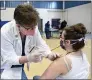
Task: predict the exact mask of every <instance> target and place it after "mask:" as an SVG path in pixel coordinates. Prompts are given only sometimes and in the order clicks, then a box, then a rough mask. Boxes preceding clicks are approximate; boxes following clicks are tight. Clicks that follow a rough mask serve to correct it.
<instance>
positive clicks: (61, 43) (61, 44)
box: [60, 40, 66, 50]
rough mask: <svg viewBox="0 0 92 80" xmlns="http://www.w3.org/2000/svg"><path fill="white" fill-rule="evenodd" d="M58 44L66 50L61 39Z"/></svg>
mask: <svg viewBox="0 0 92 80" xmlns="http://www.w3.org/2000/svg"><path fill="white" fill-rule="evenodd" d="M60 46H61V48H62V49H64V50H66V49H65V46H64V45H63V41H62V40H61V41H60Z"/></svg>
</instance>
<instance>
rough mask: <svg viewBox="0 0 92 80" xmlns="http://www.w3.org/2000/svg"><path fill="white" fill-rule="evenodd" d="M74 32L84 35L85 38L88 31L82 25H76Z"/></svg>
mask: <svg viewBox="0 0 92 80" xmlns="http://www.w3.org/2000/svg"><path fill="white" fill-rule="evenodd" d="M74 31H75V32H77V33H78V34H82V35H83V36H84V35H85V34H86V33H87V30H86V28H85V26H84V25H83V24H82V23H78V24H76V25H74Z"/></svg>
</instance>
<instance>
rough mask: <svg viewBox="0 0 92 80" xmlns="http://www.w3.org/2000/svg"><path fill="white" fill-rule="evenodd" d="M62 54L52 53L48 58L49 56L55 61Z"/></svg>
mask: <svg viewBox="0 0 92 80" xmlns="http://www.w3.org/2000/svg"><path fill="white" fill-rule="evenodd" d="M60 56H61V55H60V54H57V53H50V54H49V55H48V56H47V58H49V59H50V60H51V61H54V60H56V59H57V58H60Z"/></svg>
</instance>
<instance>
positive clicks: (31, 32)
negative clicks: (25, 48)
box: [19, 27, 35, 36]
mask: <svg viewBox="0 0 92 80" xmlns="http://www.w3.org/2000/svg"><path fill="white" fill-rule="evenodd" d="M19 29H20V32H21V33H22V34H24V35H31V36H34V34H35V29H32V30H31V29H28V30H27V29H25V28H23V27H20V28H19Z"/></svg>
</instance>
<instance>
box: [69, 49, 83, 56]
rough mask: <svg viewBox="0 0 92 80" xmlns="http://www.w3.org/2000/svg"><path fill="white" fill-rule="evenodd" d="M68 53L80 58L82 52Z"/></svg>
mask: <svg viewBox="0 0 92 80" xmlns="http://www.w3.org/2000/svg"><path fill="white" fill-rule="evenodd" d="M68 53H70V54H71V55H76V56H81V55H82V51H81V50H78V51H72V52H68Z"/></svg>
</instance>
